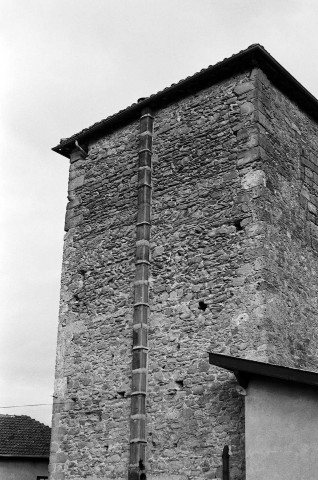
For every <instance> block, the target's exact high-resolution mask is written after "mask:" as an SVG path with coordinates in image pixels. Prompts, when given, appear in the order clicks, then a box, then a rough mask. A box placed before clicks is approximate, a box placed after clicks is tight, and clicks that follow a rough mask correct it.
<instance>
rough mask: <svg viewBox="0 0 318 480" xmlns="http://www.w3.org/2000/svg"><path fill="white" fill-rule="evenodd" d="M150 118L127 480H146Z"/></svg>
mask: <svg viewBox="0 0 318 480" xmlns="http://www.w3.org/2000/svg"><path fill="white" fill-rule="evenodd" d="M152 135H153V116H152V112H151V110H150V109H149V108H144V109H143V110H142V111H141V117H140V148H139V154H138V155H139V163H138V213H137V225H136V227H137V228H136V260H135V284H134V314H133V347H132V391H131V415H130V459H129V471H128V480H146V474H145V462H146V445H147V439H146V396H147V367H148V318H149V268H150V261H149V260H150V257H149V242H150V222H151V188H152V187H151V173H152V165H151V158H152Z"/></svg>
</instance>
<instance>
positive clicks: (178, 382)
mask: <svg viewBox="0 0 318 480" xmlns="http://www.w3.org/2000/svg"><path fill="white" fill-rule="evenodd" d="M176 384H177V385H179V387H181V388H183V380H176Z"/></svg>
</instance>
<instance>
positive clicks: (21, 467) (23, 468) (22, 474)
mask: <svg viewBox="0 0 318 480" xmlns="http://www.w3.org/2000/svg"><path fill="white" fill-rule="evenodd" d="M48 463H49V462H48V460H40V459H39V460H27V459H25V460H23V459H15V458H13V459H7V458H6V459H4V458H0V480H36V477H37V475H43V476H44V475H48Z"/></svg>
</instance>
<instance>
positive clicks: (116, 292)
mask: <svg viewBox="0 0 318 480" xmlns="http://www.w3.org/2000/svg"><path fill="white" fill-rule="evenodd" d="M138 127H139V125H138V122H135V123H133V124H131V125H128V126H126V127H124V128H121V129H119V130H117V131H115V132H112V133H110V134H109V135H107V136H105V137H103V138H102V139H100V140H99V141H97V142H96V143H94V144H92V145H91V146H90V148H89V152H88V156H87V157H86V158H84V157H83V156H82V155H81V154H80V153H79V152H74V153H73V154H72V156H71V167H70V183H69V199H70V203H69V205H68V209H67V215H66V230H67V233H66V237H65V249H64V260H63V275H62V289H61V310H60V324H59V338H58V354H57V367H56V389H55V393H56V400H55V407H54V414H53V431H52V446H51V450H52V455H51V465H50V470H51V474H50V475H51V476H50V479H51V480H64V479H65V480H80V479H84V478H85V479H89V480H97V479H103V480H105V479H107V480H108V479H111V478H112V479H117V480H124V479H126V478H127V471H128V452H129V414H130V391H131V390H130V389H131V346H132V314H133V302H134V299H133V282H134V274H135V270H134V269H135V266H134V259H135V240H136V239H135V229H136V216H137V184H136V180H137V176H136V173H137V162H138V143H139V129H138ZM317 133H318V132H317V125H315V124H314V123H313V122H311V121H310V120H309V119H308V118H307V117H306V116H305V115H304V114H302V113H301V112H300V111H299V109H297V108H296V107H295V106H294V105H293V104H292V103H291V102H290V101H289V100H287V99H286V98H285V97H283V96H282V95H281V94H280V93H279V92H277V91H276V90H275V89H274V87H273V86H271V85H270V84H269V82H268V81H267V79H266V77H265V76H264V75H263V74H262V72H260V71H259V70H258V69H254V70H253V71H251V72H247V73H245V74H240V75H236V76H235V77H232V78H230V79H229V80H227V81H224V82H221V83H219V84H216V85H213V86H211V87H209V88H207V89H205V90H202V91H200V92H198V93H197V94H194V95H190V96H188V97H187V98H185V99H182V100H179V101H177V102H175V103H174V104H171V105H170V106H168V107H165V108H163V109H161V110H159V111H157V112H154V135H153V195H152V227H151V245H150V246H151V278H150V321H149V327H148V339H149V348H150V349H149V363H148V393H147V438H148V445H147V450H148V458H147V462H146V470H145V472H146V475H147V479H148V480H167V479H169V480H170V479H171V480H205V479H221V477H222V458H221V456H222V450H223V447H224V446H225V445H229V447H230V478H231V480H243V478H244V470H245V467H244V457H245V454H244V408H243V407H244V403H243V398H242V397H241V396H240V395H239V394H238V393H237V392H236V389H235V386H236V382H235V380H234V378H233V375H232V374H229V373H225V372H224V371H223V370H221V369H218V368H217V367H212V366H210V365H209V363H208V353H207V352H208V351H214V352H218V353H224V354H229V355H233V356H239V357H243V358H249V359H256V360H262V361H272V362H279V363H282V364H286V365H296V366H301V367H302V366H303V367H306V366H307V367H310V368H312V367H316V361H317V360H316V357H315V348H314V345H315V341H316V335H317V333H316V332H317V321H316V316H315V311H317V297H318V295H317V286H316V284H315V279H316V272H317V268H318V265H317V257H316V250H317V245H318V242H317V239H318V235H317V232H318V227H317V222H316V208H318V201H317V200H316V199H317V196H316V194H317V190H318V187H316V185H318V184H317V182H316V180H317V179H318V160H317V157H316V156H315V155H316V154H317V151H318V150H317V139H318V135H317ZM315 152H316V153H315Z"/></svg>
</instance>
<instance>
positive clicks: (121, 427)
mask: <svg viewBox="0 0 318 480" xmlns="http://www.w3.org/2000/svg"><path fill="white" fill-rule="evenodd" d="M137 149H138V122H137V123H136V124H132V125H130V126H127V127H126V128H124V129H122V130H119V131H116V132H114V133H113V134H111V135H108V136H107V138H103V139H101V140H100V141H98V142H97V143H96V144H94V145H93V146H92V147H91V148H90V152H89V155H88V156H87V157H86V158H85V159H84V158H82V156H81V155H80V153H77V152H75V153H74V154H73V155H72V159H71V166H70V182H69V199H70V202H69V204H68V209H67V215H66V230H67V233H66V236H65V245H64V259H63V274H62V286H61V307H60V324H59V333H58V353H57V367H56V389H55V393H56V395H57V397H56V400H55V404H56V405H55V407H54V414H53V430H52V446H51V450H52V455H51V466H50V469H51V476H50V478H51V479H54V480H62V479H64V478H65V479H76V480H80V479H81V480H82V479H83V478H89V479H92V478H94V479H95V478H103V479H104V478H107V479H108V478H126V476H127V465H128V453H129V414H130V401H129V391H130V371H131V337H132V313H133V312H132V304H133V281H134V273H135V272H134V255H135V237H134V235H135V223H136V205H137V186H136V182H137V176H136V170H137V167H136V151H137ZM63 402H64V403H63Z"/></svg>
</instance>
